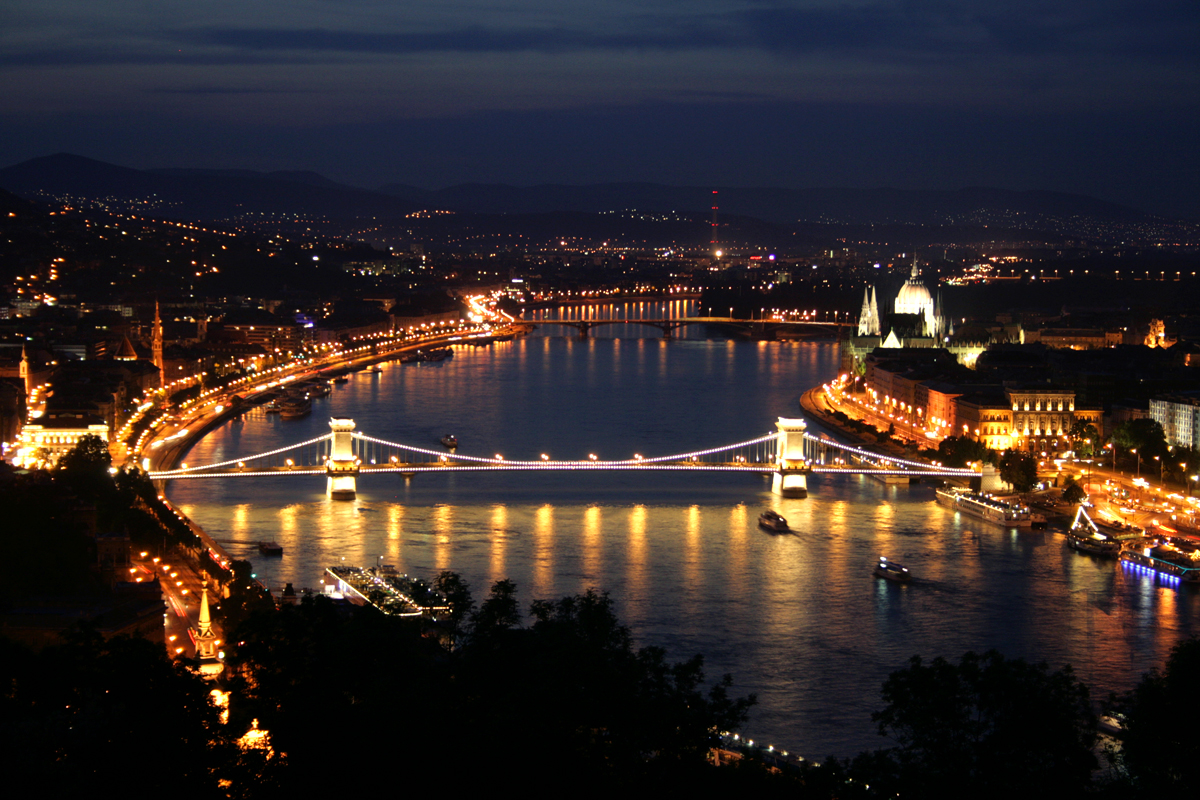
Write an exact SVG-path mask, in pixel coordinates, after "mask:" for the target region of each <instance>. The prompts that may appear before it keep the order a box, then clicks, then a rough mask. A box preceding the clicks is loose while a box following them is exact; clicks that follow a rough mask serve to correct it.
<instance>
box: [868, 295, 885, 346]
mask: <svg viewBox="0 0 1200 800" xmlns="http://www.w3.org/2000/svg"><path fill="white" fill-rule="evenodd" d="M870 334H871V335H872V336H882V335H883V322H882V320H880V319H879V303H878V298H877V296H876V294H875V287H874V286H872V287H871V330H870Z"/></svg>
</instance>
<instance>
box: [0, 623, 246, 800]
mask: <svg viewBox="0 0 1200 800" xmlns="http://www.w3.org/2000/svg"><path fill="white" fill-rule="evenodd" d="M0 683H2V684H3V686H4V692H2V693H0V717H2V718H3V719H4V724H3V725H0V737H2V739H3V741H2V743H0V754H3V755H2V758H3V759H4V762H5V766H6V769H5V772H6V774H8V775H10V776H20V781H19V783H20V785H23V786H25V787H26V788H27V789H30V788H32V789H35V790H36V792H37V793H38V794H39V795H42V796H46V797H70V796H92V795H95V794H96V792H97V790H98V788H99V787H104V786H108V787H114V788H115V787H122V786H124V787H129V786H136V787H137V788H138V790H139V791H142V792H162V793H168V794H169V795H170V796H178V794H179V792H181V791H183V792H186V793H187V796H189V797H223V796H226V795H225V793H224V792H222V791H221V790H220V789H219V786H218V782H219V781H220V780H222V779H224V780H228V781H231V782H235V783H236V784H237V789H236V790H235V794H237V793H240V791H241V789H243V788H246V787H247V786H248V785H249V783H251V782H252V781H247V780H244V778H246V775H245V774H244V773H243V768H242V766H241V765H240V764H239V757H238V752H237V749H236V748H235V747H234V746H233V744H232V742H230V741H229V740H227V739H226V738H225V729H224V726H222V725H220V723H219V721H218V716H217V709H216V708H215V707H214V706H213V705H212V703H211V702H210V698H209V691H210V688H211V687H210V686H209V685H207V684H206V682H205V681H203V680H202V679H200V678H199V677H198V676H196V675H195V674H193V673H192V672H190V671H189V670H187V669H186V668H184V667H183V666H181V665H179V664H173V663H171V662H168V661H167V659H166V657H165V654H164V653H163V649H162V646H161V645H158V646H156V645H153V644H151V643H150V642H148V641H145V640H143V639H128V638H117V639H113V640H110V641H104V640H103V639H102V638H101V637H100V636H99V635H98V634H96V633H95V632H93V631H90V630H86V629H84V630H76V631H74V632H73V633H71V634H70V635H69V636H68V638H67V641H66V642H65V643H64V644H63V645H60V646H57V647H50V648H47V649H45V650H44V651H42V652H41V653H37V654H35V653H32V652H30V651H28V650H26V649H24V648H22V647H20V646H18V645H15V644H13V643H12V642H10V641H9V640H7V639H2V638H0ZM230 788H231V790H233V787H232V784H231V787H230Z"/></svg>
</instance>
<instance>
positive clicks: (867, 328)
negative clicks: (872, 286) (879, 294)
mask: <svg viewBox="0 0 1200 800" xmlns="http://www.w3.org/2000/svg"><path fill="white" fill-rule="evenodd" d="M870 332H871V300H870V297H869V296H868V292H867V287H866V286H864V287H863V302H862V311H860V312H859V314H858V335H859V336H867V335H869V334H870Z"/></svg>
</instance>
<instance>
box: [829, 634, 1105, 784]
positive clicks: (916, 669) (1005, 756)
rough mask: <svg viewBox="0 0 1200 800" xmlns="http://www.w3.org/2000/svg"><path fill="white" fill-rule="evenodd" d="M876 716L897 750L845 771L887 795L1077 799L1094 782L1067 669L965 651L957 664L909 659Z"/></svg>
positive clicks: (866, 757)
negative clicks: (907, 664) (1055, 668)
mask: <svg viewBox="0 0 1200 800" xmlns="http://www.w3.org/2000/svg"><path fill="white" fill-rule="evenodd" d="M883 699H884V701H885V702H886V703H887V706H886V707H885V708H884V709H883V710H882V711H880V712H878V713H876V714H873V715H872V719H874V720H875V721H876V722H878V723H879V732H880V734H881V735H883V736H888V737H891V738H892V739H893V740H895V741H896V743H897V746H896V747H894V748H891V749H888V750H880V751H875V752H873V753H865V754H863V755H861V756H859V757H858V758H857V759H855V761H854V762H853V765H852V768H851V770H850V772H851V775H852V776H854V777H855V778H856V779H857V780H859V781H861V782H863V783H869V784H871V785H873V786H875V787H877V789H878V790H879V792H880V793H881V794H883V795H887V794H890V793H899V794H900V795H902V796H908V797H954V796H962V795H965V794H969V795H970V796H972V797H984V798H992V797H995V798H1012V797H1014V796H1015V797H1020V796H1022V795H1024V796H1029V797H1055V796H1061V797H1074V796H1077V795H1078V794H1079V793H1081V792H1082V791H1084V790H1086V789H1087V788H1088V787H1089V785H1090V780H1091V772H1092V770H1093V769H1095V767H1096V758H1095V756H1094V755H1093V753H1092V746H1093V744H1094V741H1095V736H1096V733H1095V731H1096V727H1095V717H1094V715H1093V713H1092V710H1091V706H1090V704H1089V702H1088V690H1087V687H1086V686H1084V685H1083V684H1082V683H1080V682H1079V681H1078V680H1077V679H1076V678H1075V676H1074V674H1073V673H1072V672H1071V669H1070V667H1066V668H1064V669H1062V670H1060V671H1057V672H1050V671H1049V670H1048V669H1047V667H1046V665H1044V664H1028V663H1026V662H1025V661H1023V660H1021V659H1006V658H1004V656H1002V655H1000V654H999V653H997V652H995V651H990V652H988V653H985V654H984V655H982V656H980V655H976V654H975V653H967V654H966V655H964V656H963V658H962V660H961V661H960V662H959V663H958V664H952V663H950V662H948V661H946V660H945V659H942V658H936V659H934V660H933V661H931V662H929V663H928V664H926V663H923V662H922V661H921V659H920V658H919V657H916V656H914V657H913V659H912V660H911V661H910V662H909V666H908V667H907V668H905V669H903V670H900V671H898V672H894V673H892V675H891V676H890V677H889V678H888V679H887V681H886V682H885V683H884V685H883Z"/></svg>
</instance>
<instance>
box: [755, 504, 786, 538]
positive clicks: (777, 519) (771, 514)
mask: <svg viewBox="0 0 1200 800" xmlns="http://www.w3.org/2000/svg"><path fill="white" fill-rule="evenodd" d="M758 527H760V528H762V529H763V530H768V531H771V532H772V533H787V532H788V531H790V530H791V528H789V527H788V522H787V519H786V518H785V517H783V516H782V515H781V514H780V513H779V512H777V511H772V510H771V509H769V508H768V509H767V510H766V511H764V512H763V513H761V514H759V515H758Z"/></svg>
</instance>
